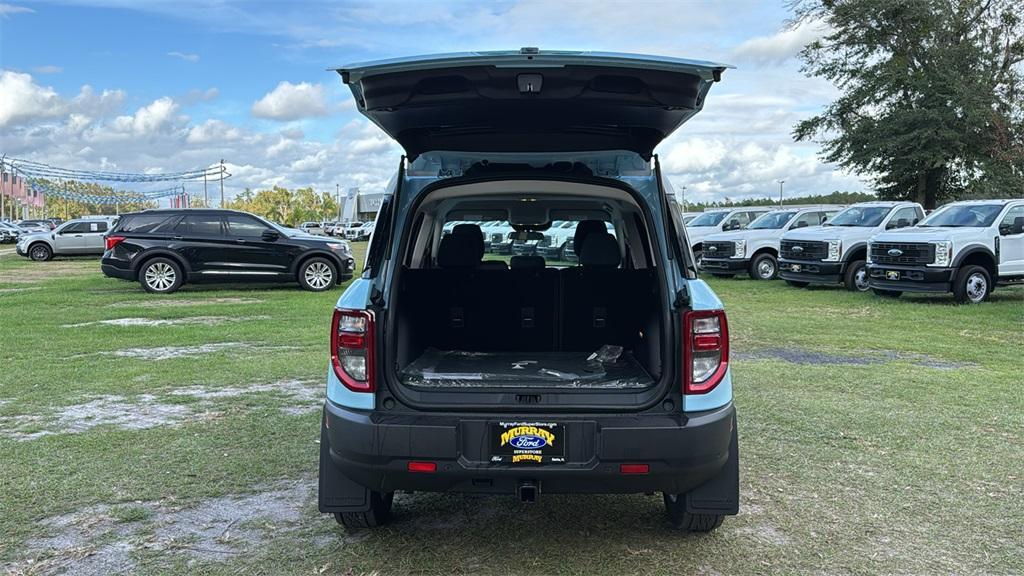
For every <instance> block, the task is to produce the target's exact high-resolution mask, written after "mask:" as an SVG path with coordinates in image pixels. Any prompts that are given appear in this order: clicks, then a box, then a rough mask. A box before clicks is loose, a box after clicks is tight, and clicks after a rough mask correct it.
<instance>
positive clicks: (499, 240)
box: [491, 232, 505, 244]
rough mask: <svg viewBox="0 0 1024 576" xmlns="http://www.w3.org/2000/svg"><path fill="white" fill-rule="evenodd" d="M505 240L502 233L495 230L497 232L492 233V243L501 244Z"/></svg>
mask: <svg viewBox="0 0 1024 576" xmlns="http://www.w3.org/2000/svg"><path fill="white" fill-rule="evenodd" d="M504 240H505V237H504V236H502V235H501V234H500V233H497V232H495V233H493V234H491V242H492V243H497V244H501V243H502V242H503V241H504Z"/></svg>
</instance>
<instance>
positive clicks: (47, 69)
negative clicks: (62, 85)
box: [32, 64, 64, 74]
mask: <svg viewBox="0 0 1024 576" xmlns="http://www.w3.org/2000/svg"><path fill="white" fill-rule="evenodd" d="M32 71H33V72H35V73H36V74H60V73H61V72H63V71H64V68H61V67H60V66H54V65H52V64H48V65H46V66H36V67H35V68H33V69H32Z"/></svg>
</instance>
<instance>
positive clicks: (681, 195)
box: [679, 184, 686, 212]
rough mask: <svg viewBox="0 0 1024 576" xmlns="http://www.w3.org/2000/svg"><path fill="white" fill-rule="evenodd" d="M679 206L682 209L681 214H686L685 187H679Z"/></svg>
mask: <svg viewBox="0 0 1024 576" xmlns="http://www.w3.org/2000/svg"><path fill="white" fill-rule="evenodd" d="M679 204H680V205H682V207H683V212H686V185H685V184H684V185H682V186H680V187H679Z"/></svg>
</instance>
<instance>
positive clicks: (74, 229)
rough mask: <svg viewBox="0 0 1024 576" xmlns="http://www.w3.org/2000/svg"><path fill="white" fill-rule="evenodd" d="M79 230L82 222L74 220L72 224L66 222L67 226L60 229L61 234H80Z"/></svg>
mask: <svg viewBox="0 0 1024 576" xmlns="http://www.w3.org/2000/svg"><path fill="white" fill-rule="evenodd" d="M81 232H82V223H81V222H74V223H72V224H68V225H67V227H65V228H64V229H63V230H61V233H62V234H80V233H81Z"/></svg>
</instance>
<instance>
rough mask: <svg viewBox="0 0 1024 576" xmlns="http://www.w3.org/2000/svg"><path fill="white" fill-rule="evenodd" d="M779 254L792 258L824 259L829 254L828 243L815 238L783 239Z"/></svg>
mask: <svg viewBox="0 0 1024 576" xmlns="http://www.w3.org/2000/svg"><path fill="white" fill-rule="evenodd" d="M779 256H781V257H782V258H787V259H790V260H824V259H825V256H828V244H827V243H825V242H818V241H815V240H783V241H782V242H781V243H780V245H779Z"/></svg>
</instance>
